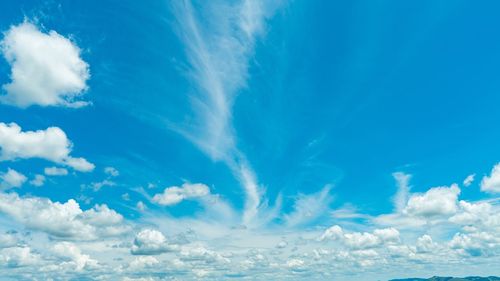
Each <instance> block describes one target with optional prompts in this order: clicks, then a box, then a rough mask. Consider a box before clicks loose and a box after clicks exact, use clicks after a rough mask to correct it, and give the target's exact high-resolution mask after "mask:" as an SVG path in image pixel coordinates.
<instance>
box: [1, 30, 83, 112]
mask: <svg viewBox="0 0 500 281" xmlns="http://www.w3.org/2000/svg"><path fill="white" fill-rule="evenodd" d="M0 49H1V52H2V54H3V56H4V57H5V58H6V59H7V62H8V63H9V64H10V66H11V74H10V78H11V80H12V81H11V82H10V83H9V84H5V85H3V90H4V91H5V92H6V94H5V95H1V96H0V102H1V103H4V104H9V105H13V106H17V107H22V108H25V107H28V106H31V105H40V106H65V107H82V106H85V105H87V104H88V103H87V102H84V101H79V100H78V98H79V97H80V96H81V95H83V93H84V92H85V91H86V90H87V88H88V87H87V84H86V81H87V80H88V79H89V77H90V74H89V66H88V64H87V63H86V62H85V61H83V60H82V59H81V58H80V49H79V48H78V46H76V45H75V44H74V43H73V42H72V41H70V40H69V39H67V38H65V37H63V36H61V35H60V34H58V33H57V32H56V31H54V30H51V31H50V32H48V33H44V32H42V31H40V30H39V29H38V28H37V27H36V26H35V25H33V24H32V23H29V22H23V23H21V24H19V25H17V26H12V27H11V28H10V29H9V30H8V31H7V32H6V33H5V37H4V39H3V40H2V42H0Z"/></svg>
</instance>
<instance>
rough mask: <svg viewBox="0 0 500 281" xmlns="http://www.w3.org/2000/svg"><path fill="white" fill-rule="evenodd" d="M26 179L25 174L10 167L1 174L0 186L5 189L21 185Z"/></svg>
mask: <svg viewBox="0 0 500 281" xmlns="http://www.w3.org/2000/svg"><path fill="white" fill-rule="evenodd" d="M26 180H27V178H26V176H25V175H23V174H21V173H19V172H17V171H16V170H13V169H11V168H9V169H7V172H5V173H2V174H0V187H1V188H4V189H8V188H13V187H20V186H22V185H23V184H24V183H25V182H26Z"/></svg>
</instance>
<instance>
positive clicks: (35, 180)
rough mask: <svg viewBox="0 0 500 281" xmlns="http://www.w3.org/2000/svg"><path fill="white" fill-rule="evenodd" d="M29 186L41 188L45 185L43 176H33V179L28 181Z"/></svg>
mask: <svg viewBox="0 0 500 281" xmlns="http://www.w3.org/2000/svg"><path fill="white" fill-rule="evenodd" d="M30 184H31V185H34V186H42V185H44V184H45V176H44V175H35V177H34V178H33V179H32V180H30Z"/></svg>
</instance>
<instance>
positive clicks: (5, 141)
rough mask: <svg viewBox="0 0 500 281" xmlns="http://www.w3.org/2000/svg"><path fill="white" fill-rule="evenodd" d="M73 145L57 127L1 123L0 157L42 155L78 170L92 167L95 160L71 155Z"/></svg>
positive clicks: (20, 157)
mask: <svg viewBox="0 0 500 281" xmlns="http://www.w3.org/2000/svg"><path fill="white" fill-rule="evenodd" d="M72 148H73V144H72V143H71V141H70V140H69V139H68V137H67V136H66V134H65V133H64V131H63V130H61V129H60V128H58V127H49V128H47V129H46V130H38V131H22V130H21V127H20V126H19V125H17V124H16V123H10V124H5V123H0V161H7V160H16V159H28V158H41V159H45V160H48V161H52V162H54V163H58V164H63V165H67V166H69V167H72V168H73V169H75V170H78V171H81V172H89V171H92V170H93V169H94V164H92V163H90V162H88V161H87V160H86V159H84V158H75V157H72V156H70V153H71V150H72Z"/></svg>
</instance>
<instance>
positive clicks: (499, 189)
mask: <svg viewBox="0 0 500 281" xmlns="http://www.w3.org/2000/svg"><path fill="white" fill-rule="evenodd" d="M481 191H484V192H489V193H500V163H498V164H496V165H495V166H494V167H493V169H492V170H491V173H490V175H489V176H484V177H483V179H482V180H481Z"/></svg>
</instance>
